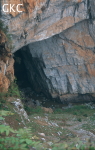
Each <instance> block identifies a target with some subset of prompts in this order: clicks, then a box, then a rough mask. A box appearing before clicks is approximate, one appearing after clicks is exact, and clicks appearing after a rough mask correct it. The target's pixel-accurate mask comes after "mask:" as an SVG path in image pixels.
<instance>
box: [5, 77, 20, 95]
mask: <svg viewBox="0 0 95 150" xmlns="http://www.w3.org/2000/svg"><path fill="white" fill-rule="evenodd" d="M7 96H11V97H18V98H20V97H21V94H20V91H19V87H18V85H17V83H16V79H15V80H14V81H13V82H11V84H10V87H9V90H8V93H7Z"/></svg>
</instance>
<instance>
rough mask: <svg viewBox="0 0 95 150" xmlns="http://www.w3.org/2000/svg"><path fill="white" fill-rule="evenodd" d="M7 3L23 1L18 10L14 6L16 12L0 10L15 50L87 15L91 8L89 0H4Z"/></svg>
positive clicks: (69, 25)
mask: <svg viewBox="0 0 95 150" xmlns="http://www.w3.org/2000/svg"><path fill="white" fill-rule="evenodd" d="M90 1H91V0H90ZM6 3H7V4H15V6H16V5H17V4H23V5H22V7H20V6H19V11H22V12H21V13H18V12H17V10H16V7H13V8H14V10H15V12H13V11H12V12H8V13H4V12H3V11H2V12H1V13H2V20H3V21H4V22H5V24H6V25H8V27H9V32H10V34H11V35H12V39H13V45H14V47H15V48H14V51H16V50H18V49H19V48H21V47H23V46H25V45H27V44H29V43H31V42H35V41H39V40H43V39H47V38H49V37H51V36H53V35H56V34H58V33H60V32H62V31H63V30H66V29H68V28H70V27H72V26H74V25H75V24H76V23H78V22H80V21H82V20H85V19H89V13H90V11H91V9H90V8H88V7H90V4H89V0H22V1H20V0H6ZM3 4H5V1H4V0H2V5H3ZM8 6H9V5H8ZM6 9H7V8H6ZM8 9H9V8H8ZM88 9H90V10H88Z"/></svg>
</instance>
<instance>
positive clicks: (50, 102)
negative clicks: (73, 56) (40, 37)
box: [14, 46, 95, 108]
mask: <svg viewBox="0 0 95 150" xmlns="http://www.w3.org/2000/svg"><path fill="white" fill-rule="evenodd" d="M14 60H15V64H14V71H15V77H16V78H17V84H18V86H19V89H20V91H21V92H22V93H23V95H24V99H25V101H24V102H27V103H28V102H30V103H31V102H32V103H33V104H35V105H41V106H44V107H51V108H53V107H55V108H62V107H64V105H65V106H68V105H70V104H73V105H74V104H77V105H78V104H80V103H86V102H87V103H89V102H95V99H93V97H92V95H91V94H89V93H88V94H78V96H77V97H75V98H73V99H70V101H68V100H67V99H64V101H63V102H61V100H60V99H58V98H52V97H51V96H50V94H49V92H48V91H49V90H48V87H47V84H46V80H47V78H46V77H45V75H44V72H43V68H44V64H43V61H42V58H40V57H39V58H38V57H33V56H32V54H30V51H29V49H28V47H27V46H26V47H23V48H22V49H20V50H18V51H16V52H15V53H14ZM42 77H43V78H42ZM70 98H71V97H70Z"/></svg>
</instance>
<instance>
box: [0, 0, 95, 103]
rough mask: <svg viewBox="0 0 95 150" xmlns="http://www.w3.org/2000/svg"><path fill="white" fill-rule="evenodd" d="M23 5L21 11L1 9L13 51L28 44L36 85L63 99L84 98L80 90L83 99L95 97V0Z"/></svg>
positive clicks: (29, 66)
mask: <svg viewBox="0 0 95 150" xmlns="http://www.w3.org/2000/svg"><path fill="white" fill-rule="evenodd" d="M2 2H3V3H4V2H5V1H4V0H3V1H2ZM6 3H9V4H10V3H14V4H17V3H21V2H20V1H19V0H16V1H13V0H10V1H9V0H8V1H6ZM22 4H23V7H21V8H19V9H20V10H22V13H18V12H15V13H12V12H11V13H4V12H1V14H2V16H1V19H2V20H3V21H4V23H5V25H8V28H9V33H10V34H11V36H12V41H13V46H14V49H13V52H15V51H16V50H18V49H20V48H22V47H23V46H26V45H28V44H29V45H28V46H26V47H24V48H23V56H24V61H25V64H26V68H27V70H28V76H29V79H30V82H31V83H32V86H33V87H34V89H35V90H36V91H38V92H40V91H43V93H45V95H47V96H50V97H53V98H60V99H61V100H62V101H64V100H68V99H73V100H76V99H78V98H79V97H80V99H81V100H82V98H81V95H82V94H84V99H85V100H86V99H90V100H91V99H94V98H93V97H94V93H95V11H94V10H95V1H94V0H60V1H59V0H37V1H36V0H32V1H31V0H22ZM85 94H87V95H86V96H85Z"/></svg>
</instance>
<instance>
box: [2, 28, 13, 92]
mask: <svg viewBox="0 0 95 150" xmlns="http://www.w3.org/2000/svg"><path fill="white" fill-rule="evenodd" d="M0 35H1V36H0V92H6V91H8V88H9V85H10V83H11V82H12V81H13V80H14V68H13V65H14V59H13V58H12V57H11V55H12V54H11V52H10V51H9V49H8V48H7V47H6V44H5V43H6V42H7V38H6V35H5V34H4V33H3V32H2V31H1V30H0Z"/></svg>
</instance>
